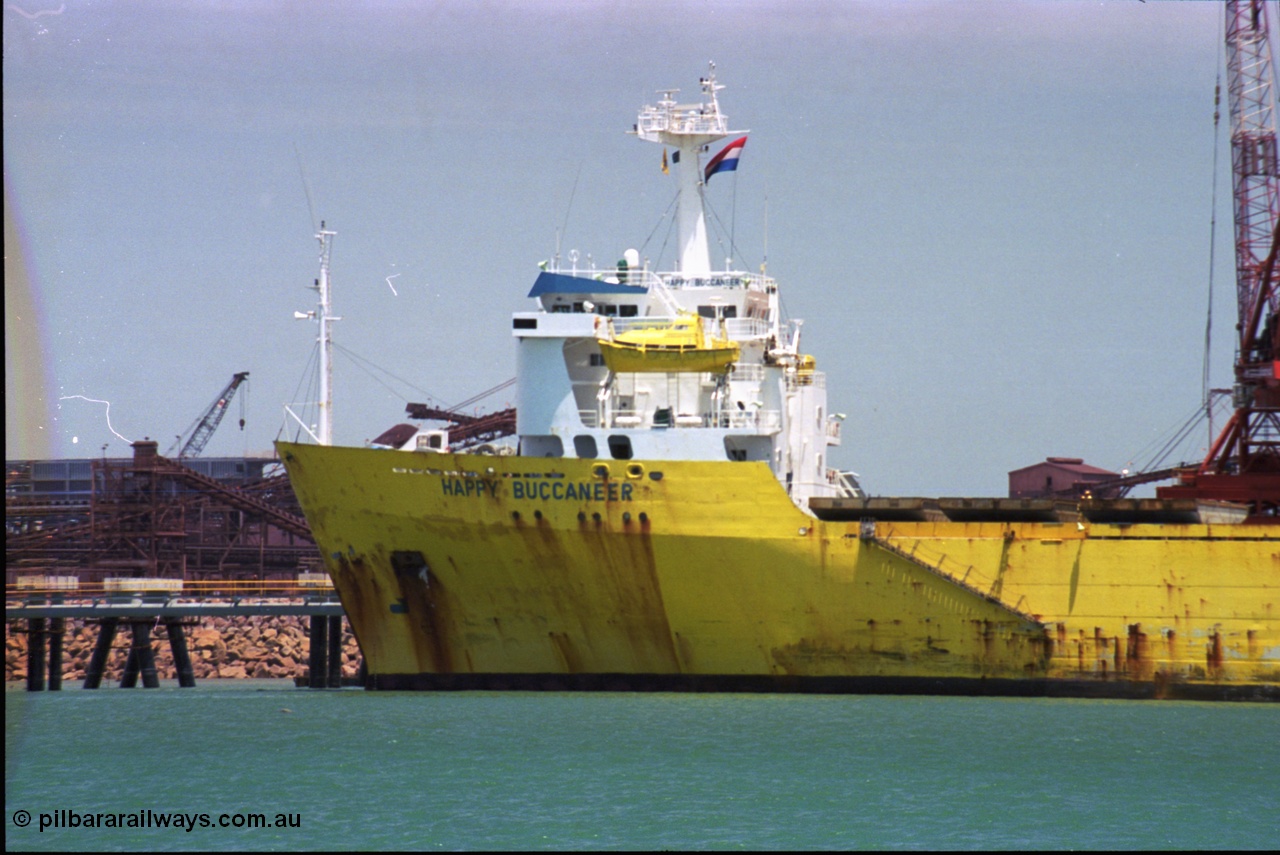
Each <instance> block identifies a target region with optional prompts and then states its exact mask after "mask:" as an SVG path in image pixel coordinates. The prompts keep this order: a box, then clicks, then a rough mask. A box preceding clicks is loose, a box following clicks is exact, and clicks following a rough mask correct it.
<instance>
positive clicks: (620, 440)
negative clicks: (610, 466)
mask: <svg viewBox="0 0 1280 855" xmlns="http://www.w3.org/2000/svg"><path fill="white" fill-rule="evenodd" d="M609 454H610V455H611V456H612V457H613V459H614V460H630V459H631V454H632V452H631V437H629V436H621V435H619V434H614V435H613V436H611V437H609Z"/></svg>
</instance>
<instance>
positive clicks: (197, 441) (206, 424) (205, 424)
mask: <svg viewBox="0 0 1280 855" xmlns="http://www.w3.org/2000/svg"><path fill="white" fill-rule="evenodd" d="M248 376H249V372H248V371H241V372H240V373H239V374H236V375H235V376H234V377H232V378H231V382H230V383H228V384H227V388H225V389H223V390H222V392H221V394H219V395H218V397H217V398H215V399H214V401H213V403H212V404H210V405H209V409H207V410H205V414H204V416H203V417H202V418H201V419H200V423H199V424H198V425H196V429H195V430H193V431H192V432H191V437H190V438H189V439H188V440H187V442H186V444H185V445H183V446H182V450H181V451H179V452H178V458H179V459H181V458H183V457H199V456H200V452H202V451H204V447H205V445H206V444H207V443H208V442H209V437H211V436H213V432H214V431H215V430H217V429H218V424H219V423H220V422H221V421H222V417H223V416H224V415H226V414H227V407H228V406H230V404H231V399H232V398H233V397H235V394H236V389H239V388H240V384H241V383H243V382H244V381H245V379H246V378H247V377H248Z"/></svg>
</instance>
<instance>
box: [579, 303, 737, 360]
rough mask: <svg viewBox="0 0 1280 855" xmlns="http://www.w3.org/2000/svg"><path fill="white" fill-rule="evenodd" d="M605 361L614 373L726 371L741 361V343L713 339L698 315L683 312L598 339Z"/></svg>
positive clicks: (611, 328) (611, 329) (724, 339)
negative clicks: (708, 334)
mask: <svg viewBox="0 0 1280 855" xmlns="http://www.w3.org/2000/svg"><path fill="white" fill-rule="evenodd" d="M596 343H597V344H599V345H600V353H601V355H602V356H603V357H604V364H605V365H606V366H608V368H609V370H610V371H613V372H615V373H616V372H628V371H653V372H660V371H666V372H671V371H697V372H709V373H712V374H723V373H725V372H726V371H728V370H729V368H730V367H731V366H732V365H733V363H735V362H737V361H738V355H739V348H738V343H737V342H735V341H730V340H729V339H728V338H711V337H709V336H707V335H706V333H705V332H704V331H703V327H702V318H701V317H699V316H697V315H681V316H680V317H677V318H676V319H675V320H672V321H667V322H664V323H661V324H655V325H653V326H646V327H639V328H637V329H630V330H627V331H626V332H622V333H617V334H615V333H614V332H613V327H612V324H611V325H610V326H609V335H608V337H602V338H598V339H597V340H596Z"/></svg>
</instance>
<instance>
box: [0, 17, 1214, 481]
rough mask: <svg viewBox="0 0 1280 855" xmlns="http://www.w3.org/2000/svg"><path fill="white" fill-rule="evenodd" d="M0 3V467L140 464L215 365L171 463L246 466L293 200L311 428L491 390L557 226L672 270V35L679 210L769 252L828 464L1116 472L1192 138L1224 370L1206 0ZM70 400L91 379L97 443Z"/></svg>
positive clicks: (361, 430)
mask: <svg viewBox="0 0 1280 855" xmlns="http://www.w3.org/2000/svg"><path fill="white" fill-rule="evenodd" d="M4 15H5V18H4V27H3V33H4V69H3V71H4V84H3V85H4V112H5V115H4V119H5V122H4V160H5V192H6V216H5V219H6V240H5V243H6V322H5V341H6V386H5V397H6V412H7V414H8V415H7V416H6V457H9V458H14V457H22V456H68V457H77V456H83V457H89V456H96V455H99V454H102V453H103V451H102V446H103V445H104V444H106V445H107V446H108V449H107V452H106V453H107V454H108V455H111V456H122V455H125V454H127V453H128V450H127V444H126V442H125V441H124V439H121V438H120V437H121V436H123V437H124V438H126V439H128V440H136V439H140V438H142V437H143V436H150V437H152V438H154V439H157V440H159V441H160V443H161V450H162V451H164V450H165V449H166V448H167V447H168V445H170V444H171V443H172V442H173V440H174V436H175V435H176V434H178V433H179V432H181V431H183V430H185V429H187V428H188V427H189V426H190V425H191V423H192V421H193V420H194V419H195V418H196V417H197V416H199V415H200V413H201V412H203V410H204V409H205V408H206V407H207V406H208V405H209V403H210V402H211V401H212V400H213V398H214V397H215V395H216V394H217V392H218V391H219V390H220V389H221V388H222V387H223V386H224V385H225V384H226V383H227V382H228V381H229V380H230V378H231V375H232V374H234V373H235V372H238V371H249V372H250V381H249V386H248V388H247V389H242V393H241V398H242V399H243V402H244V415H245V420H246V424H245V427H244V429H243V431H242V430H240V429H239V427H238V425H237V424H236V422H237V421H238V419H239V416H240V409H241V403H240V402H239V401H238V402H236V403H233V405H232V410H231V413H230V414H229V416H228V417H227V419H226V421H224V423H223V425H222V426H221V428H220V429H219V431H218V433H217V434H216V435H215V436H214V438H213V440H212V441H211V442H210V444H209V446H208V448H207V449H206V450H205V455H206V456H215V455H240V454H245V453H249V454H257V453H263V454H267V453H270V448H271V442H272V440H273V439H274V438H276V436H277V435H278V434H279V432H280V430H281V428H282V426H284V425H285V420H284V416H283V409H282V405H283V404H284V403H285V402H291V401H298V400H302V399H303V398H305V397H306V394H305V389H306V384H307V382H308V375H307V371H306V369H307V364H308V360H309V358H310V355H311V353H312V349H313V344H314V338H315V333H316V330H315V327H314V326H313V325H311V324H308V323H305V322H300V321H295V320H293V317H292V315H293V312H294V311H298V310H301V311H305V310H308V309H311V308H314V293H313V292H312V291H311V290H309V288H308V287H307V286H309V285H310V284H311V282H312V280H313V279H314V278H315V276H316V273H317V243H316V241H315V239H314V237H313V232H314V228H315V222H314V221H313V219H312V216H313V215H312V210H314V217H315V218H316V219H320V218H323V219H325V220H326V222H327V225H328V226H329V227H330V228H332V229H334V230H335V231H337V233H338V235H337V237H336V239H335V242H334V249H333V264H332V276H333V285H334V304H335V312H336V313H337V314H338V315H340V316H341V317H342V318H343V320H342V321H341V322H339V323H337V324H336V325H335V333H334V336H335V341H336V342H337V343H338V344H339V345H340V346H341V347H342V348H343V350H342V351H340V353H339V356H338V359H337V362H336V365H335V374H336V377H335V391H336V404H335V433H336V438H337V441H338V442H339V443H343V444H359V443H362V442H364V441H365V440H367V439H370V438H372V437H374V436H376V435H377V434H379V433H380V432H382V431H383V430H384V429H386V428H387V427H390V426H391V425H393V424H395V423H397V422H399V421H402V420H403V419H402V416H403V412H404V404H405V403H406V402H407V401H427V400H430V401H434V402H436V403H439V404H445V405H451V404H455V403H458V402H461V401H463V400H466V399H469V398H471V397H472V396H473V395H475V394H477V393H479V392H481V391H483V390H486V389H489V388H491V387H494V386H496V385H498V384H501V383H502V382H504V381H506V380H507V379H509V378H511V377H512V376H514V373H515V367H514V366H515V360H514V345H513V342H512V340H511V337H510V321H509V314H510V313H511V312H512V311H517V310H523V309H526V308H528V306H529V303H528V301H527V300H526V299H525V296H524V295H525V294H526V293H527V292H528V289H529V287H530V285H531V283H532V281H533V279H534V278H535V276H536V274H537V263H538V262H539V261H541V260H543V259H546V258H549V257H551V256H552V255H553V254H554V252H555V250H556V246H557V239H558V240H559V244H560V247H561V251H562V253H563V254H567V253H568V251H569V250H570V249H577V250H578V251H579V252H580V254H581V256H582V257H583V258H584V259H585V258H586V256H587V255H588V254H590V255H591V256H592V257H593V258H594V259H596V260H598V261H601V262H603V263H606V264H608V263H612V262H613V261H615V260H616V259H617V258H619V257H621V254H622V252H623V251H624V250H625V249H627V248H628V247H636V248H640V249H641V251H642V255H644V256H646V257H650V258H652V259H653V260H654V261H655V262H658V263H660V264H661V265H663V266H670V264H671V261H672V254H673V250H672V247H671V245H670V242H668V241H666V240H665V238H666V225H665V223H666V221H665V220H663V219H662V217H663V214H664V212H665V211H666V210H667V207H668V205H669V204H670V202H671V199H672V197H673V194H674V185H673V183H672V179H671V178H667V177H665V176H663V175H662V174H661V171H660V168H659V164H660V158H661V152H660V151H659V150H658V148H657V147H656V146H652V145H650V144H646V143H641V142H639V141H637V140H636V139H635V138H634V137H631V136H628V135H627V134H626V133H624V132H625V131H626V130H628V129H629V128H630V127H631V124H632V123H633V122H634V121H635V115H636V112H637V111H638V109H639V108H640V107H641V106H642V105H643V104H645V103H652V102H653V101H654V100H656V97H657V95H656V93H657V91H658V90H659V89H664V88H669V87H680V88H681V89H682V90H683V91H684V93H685V95H687V96H691V95H693V94H694V93H695V92H696V89H697V80H698V78H699V76H701V75H702V74H703V73H705V71H706V65H707V62H708V60H714V61H715V62H716V65H717V69H718V74H719V77H720V80H721V82H722V83H723V84H725V86H726V87H727V88H725V89H724V90H723V92H722V93H721V105H722V107H723V108H724V110H725V111H726V112H727V113H728V114H729V116H730V120H731V122H732V124H733V125H734V126H735V127H738V128H745V129H749V130H750V131H751V136H750V141H749V142H748V144H747V147H746V149H745V152H744V154H743V157H742V161H741V164H740V166H739V169H738V170H737V172H736V173H733V174H732V176H731V177H729V178H727V179H717V181H715V182H713V183H712V185H711V186H710V187H709V191H708V192H709V199H710V204H711V206H712V207H713V208H714V210H715V214H716V216H717V217H718V218H719V219H720V221H721V222H722V223H723V224H724V227H725V229H726V230H729V229H731V230H732V235H733V239H734V244H735V246H736V247H737V248H738V250H739V251H738V252H737V253H736V257H737V258H738V260H739V263H740V264H742V265H745V266H747V267H750V268H752V269H754V268H756V267H758V265H759V264H760V263H761V261H762V260H763V259H764V256H765V252H766V246H767V256H768V264H769V272H770V273H771V274H773V275H774V276H776V277H777V278H778V280H779V282H780V285H781V287H782V291H783V301H784V306H785V308H786V310H787V311H788V312H789V314H790V315H791V316H793V317H799V318H804V319H805V326H804V342H805V344H806V349H807V350H808V351H809V352H811V353H812V354H813V355H814V356H815V357H816V358H817V361H818V366H819V368H820V369H822V370H825V371H826V372H827V380H828V391H829V396H830V402H831V404H830V405H831V409H832V410H833V411H840V412H845V413H847V414H848V420H847V421H846V423H845V427H844V443H843V445H842V446H841V448H840V449H838V451H837V452H836V454H835V455H834V462H835V463H836V464H837V465H840V466H841V467H843V468H851V469H854V470H856V471H857V472H859V473H860V474H861V475H862V479H863V483H864V486H866V487H867V489H868V490H869V491H870V492H872V493H875V494H880V495H951V496H954V495H1003V494H1005V492H1006V490H1007V473H1008V471H1009V470H1012V469H1016V468H1019V467H1022V466H1026V465H1029V464H1031V463H1034V462H1036V461H1039V460H1042V459H1043V458H1045V457H1046V456H1050V455H1066V456H1079V457H1083V458H1085V460H1087V461H1088V462H1089V463H1092V464H1094V465H1098V466H1103V467H1107V468H1113V469H1120V468H1122V467H1134V466H1140V465H1142V464H1143V463H1145V462H1146V460H1147V458H1148V457H1149V456H1150V455H1151V453H1152V452H1153V451H1154V450H1155V448H1156V447H1158V446H1159V445H1160V444H1162V443H1163V441H1164V439H1166V438H1167V437H1168V436H1169V434H1170V433H1171V432H1172V431H1173V430H1174V429H1176V428H1177V427H1178V426H1180V425H1181V424H1182V423H1183V422H1184V421H1185V420H1186V418H1187V417H1188V416H1189V415H1191V414H1192V413H1193V412H1194V411H1195V410H1196V408H1197V407H1198V406H1199V405H1200V401H1201V396H1202V379H1201V373H1202V372H1201V369H1202V362H1203V358H1204V333H1205V322H1206V310H1207V306H1208V300H1209V297H1208V295H1209V274H1210V246H1211V241H1210V222H1211V218H1212V214H1213V206H1212V194H1213V181H1214V174H1213V163H1214V148H1215V145H1218V146H1219V147H1220V149H1219V156H1220V160H1219V166H1218V185H1217V194H1218V205H1217V209H1218V226H1217V241H1216V243H1217V246H1216V259H1215V265H1216V270H1215V271H1214V278H1215V283H1214V295H1215V300H1214V331H1213V350H1212V358H1211V366H1212V378H1211V383H1212V385H1215V386H1226V385H1229V383H1230V377H1231V358H1232V347H1233V341H1232V335H1233V326H1234V322H1235V305H1234V292H1233V273H1232V270H1231V255H1232V251H1231V246H1232V243H1231V241H1232V237H1231V221H1230V217H1231V214H1230V211H1231V208H1230V175H1229V162H1230V157H1229V152H1228V151H1227V150H1226V148H1225V139H1226V129H1225V126H1224V127H1223V128H1220V129H1219V131H1218V140H1216V141H1215V136H1214V127H1213V89H1214V83H1215V78H1216V76H1217V75H1218V74H1219V73H1220V72H1219V68H1220V66H1221V63H1222V58H1221V56H1222V48H1221V46H1220V41H1221V36H1220V33H1221V27H1222V25H1221V22H1220V18H1221V15H1222V7H1221V5H1219V4H1217V3H1207V2H1206V3H1137V2H1102V3H1099V2H1088V3H1086V2H1072V0H1062V2H1052V3H1021V2H1019V3H1013V2H1010V3H1006V2H998V0H991V2H980V3H979V2H923V0H921V2H901V3H857V2H841V3H825V2H799V3H782V2H712V1H711V0H708V2H666V3H663V2H658V3H643V4H640V3H637V4H618V3H595V2H549V1H548V0H543V2H532V3H529V2H524V3H508V2H491V3H463V2H441V3H407V2H405V3H396V2H366V3H325V2H298V3H258V2H207V3H188V4H171V3H158V2H145V0H144V2H129V3H124V2H114V3H113V2H66V3H65V4H63V3H54V2H52V0H25V2H23V0H19V2H15V3H11V4H8V5H6V6H5V9H4ZM1224 125H1225V106H1224ZM304 176H305V178H304ZM308 197H309V198H308ZM309 203H310V204H309ZM651 235H652V237H650V236H651ZM714 237H715V235H714V234H713V246H712V257H713V259H718V258H721V257H723V256H724V255H725V251H724V250H723V249H721V246H722V244H721V243H716V242H715V241H714ZM723 237H724V238H725V239H727V234H726V235H724V236H723ZM388 277H392V278H391V280H390V281H391V284H390V285H389V284H388ZM393 287H394V292H393V290H392V288H393ZM24 298H29V300H30V303H29V307H28V304H26V303H24ZM19 309H21V311H18V310H19ZM352 355H354V356H352ZM40 357H43V358H40ZM370 366H379V367H380V369H381V370H380V371H377V370H373V369H371V368H370ZM371 372H372V373H371ZM388 373H389V374H388ZM389 375H394V377H397V378H401V379H402V380H404V381H408V384H411V385H406V384H405V383H401V382H397V381H396V380H394V379H391V376H389ZM33 389H43V390H44V400H43V402H42V401H40V400H38V398H39V395H38V394H35V393H33V391H32V390H33ZM71 396H83V398H93V399H99V400H104V401H110V402H111V409H110V418H111V425H110V428H109V427H108V425H107V421H106V417H105V407H104V406H103V405H101V404H96V403H91V402H89V401H86V400H84V399H83V398H77V397H71ZM513 397H514V396H513V394H512V393H511V391H506V392H502V393H499V394H498V395H496V396H493V397H491V398H489V399H486V400H485V401H483V402H481V403H480V404H479V405H478V406H480V407H482V408H484V409H498V408H501V407H504V406H508V405H510V404H511V403H512V401H513ZM117 433H118V434H119V435H120V436H117V435H116V434H117ZM1207 439H1208V433H1207V429H1202V430H1200V431H1198V432H1197V433H1196V434H1195V435H1194V437H1193V441H1192V442H1190V443H1189V444H1188V445H1187V446H1186V447H1185V451H1184V453H1183V454H1181V455H1180V456H1182V457H1187V456H1198V455H1200V454H1203V450H1202V449H1203V448H1204V446H1205V445H1206V443H1207Z"/></svg>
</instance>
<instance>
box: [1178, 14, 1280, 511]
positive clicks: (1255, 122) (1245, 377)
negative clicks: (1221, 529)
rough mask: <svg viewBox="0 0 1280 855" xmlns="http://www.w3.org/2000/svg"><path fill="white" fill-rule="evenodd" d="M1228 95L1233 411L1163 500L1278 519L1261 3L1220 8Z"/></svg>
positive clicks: (1277, 387)
mask: <svg viewBox="0 0 1280 855" xmlns="http://www.w3.org/2000/svg"><path fill="white" fill-rule="evenodd" d="M1226 16H1227V19H1226V48H1227V78H1228V80H1227V98H1228V103H1229V107H1230V111H1231V171H1232V176H1233V197H1234V200H1235V242H1236V304H1237V312H1238V314H1237V323H1236V330H1237V331H1238V333H1239V340H1238V343H1237V345H1236V359H1235V384H1234V387H1233V390H1232V399H1233V401H1232V403H1233V406H1234V411H1233V413H1232V415H1231V418H1230V419H1229V420H1228V421H1227V424H1226V427H1224V428H1223V430H1222V433H1221V434H1219V435H1218V437H1217V439H1216V440H1215V441H1214V443H1213V446H1212V447H1211V448H1210V449H1209V453H1208V455H1207V456H1206V457H1205V459H1204V461H1203V462H1202V463H1201V464H1200V465H1199V466H1198V467H1197V468H1195V469H1187V470H1183V471H1182V472H1181V473H1179V479H1178V483H1177V484H1176V485H1174V486H1170V487H1160V488H1158V489H1157V490H1156V494H1157V495H1158V496H1159V497H1160V498H1170V499H1172V498H1199V499H1219V500H1224V501H1231V502H1242V503H1245V504H1248V505H1249V506H1250V508H1251V511H1252V515H1253V516H1255V517H1266V518H1272V519H1276V518H1280V290H1277V288H1276V285H1275V275H1276V270H1275V268H1276V252H1277V248H1280V162H1278V157H1277V150H1276V115H1275V114H1276V100H1275V99H1276V92H1275V72H1274V67H1273V65H1272V61H1271V38H1270V28H1269V25H1268V21H1267V10H1266V6H1265V5H1264V3H1263V2H1262V0H1230V2H1228V3H1227V4H1226Z"/></svg>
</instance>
